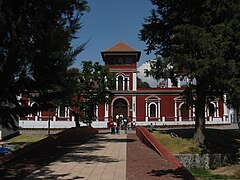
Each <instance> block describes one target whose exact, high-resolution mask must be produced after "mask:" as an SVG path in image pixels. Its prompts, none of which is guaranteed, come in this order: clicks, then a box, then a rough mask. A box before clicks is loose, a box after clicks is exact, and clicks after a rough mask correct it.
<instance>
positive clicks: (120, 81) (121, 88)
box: [118, 76, 123, 90]
mask: <svg viewBox="0 0 240 180" xmlns="http://www.w3.org/2000/svg"><path fill="white" fill-rule="evenodd" d="M118 90H123V77H122V76H119V77H118Z"/></svg>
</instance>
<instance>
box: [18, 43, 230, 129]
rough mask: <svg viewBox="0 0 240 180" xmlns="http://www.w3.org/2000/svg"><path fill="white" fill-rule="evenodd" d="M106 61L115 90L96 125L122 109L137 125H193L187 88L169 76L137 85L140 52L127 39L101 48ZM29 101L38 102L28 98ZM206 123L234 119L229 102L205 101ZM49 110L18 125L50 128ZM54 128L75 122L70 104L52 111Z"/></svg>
mask: <svg viewBox="0 0 240 180" xmlns="http://www.w3.org/2000/svg"><path fill="white" fill-rule="evenodd" d="M101 55H102V59H103V61H104V62H105V65H106V66H107V67H108V68H109V69H110V71H111V72H113V73H115V74H116V90H115V91H113V93H114V96H113V98H112V100H111V102H109V103H108V104H105V105H99V106H98V107H97V110H96V116H97V119H96V120H95V121H94V122H93V123H92V126H93V127H96V128H105V127H107V122H108V121H109V120H110V119H114V117H115V116H116V114H120V113H122V114H123V115H124V116H125V117H127V118H128V119H129V120H130V121H136V124H137V125H149V124H150V123H153V124H154V125H157V126H160V125H193V124H194V123H195V121H194V120H195V108H194V107H189V106H188V105H187V104H186V103H185V101H184V99H183V97H182V96H181V93H182V92H183V90H184V88H181V87H180V83H181V82H179V85H178V87H173V86H172V84H171V82H170V81H169V80H166V83H161V85H160V86H159V87H156V88H138V87H137V76H138V75H137V74H138V72H137V62H138V61H139V59H140V55H141V52H140V51H136V50H135V49H133V48H132V47H130V46H128V45H127V44H126V43H124V42H119V43H117V44H116V45H114V46H113V47H111V48H109V49H107V50H106V51H102V52H101ZM29 105H30V106H33V105H36V104H34V102H31V100H29ZM205 117H206V124H209V125H218V124H219V125H220V124H230V123H231V111H230V110H229V109H228V108H227V106H226V104H225V103H224V102H223V101H222V100H221V99H220V98H216V99H215V100H214V101H209V102H208V103H207V104H206V110H205ZM48 118H49V114H48V112H37V113H35V114H30V115H29V116H27V117H25V118H21V120H20V124H19V126H21V127H23V128H47V127H48ZM50 119H51V122H50V126H51V128H68V127H73V126H75V122H74V116H71V113H70V110H69V109H68V107H64V106H59V107H58V108H57V109H56V111H55V112H51V113H50Z"/></svg>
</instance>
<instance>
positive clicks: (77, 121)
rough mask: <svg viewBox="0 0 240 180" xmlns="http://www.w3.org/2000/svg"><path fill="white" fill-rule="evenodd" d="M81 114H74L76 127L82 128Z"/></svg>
mask: <svg viewBox="0 0 240 180" xmlns="http://www.w3.org/2000/svg"><path fill="white" fill-rule="evenodd" d="M79 117H80V116H79V114H78V113H75V114H74V120H75V125H76V127H80V123H79Z"/></svg>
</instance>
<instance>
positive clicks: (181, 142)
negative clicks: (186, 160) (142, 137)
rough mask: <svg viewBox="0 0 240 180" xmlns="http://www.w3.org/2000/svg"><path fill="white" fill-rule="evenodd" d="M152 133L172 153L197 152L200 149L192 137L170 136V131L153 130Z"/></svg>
mask: <svg viewBox="0 0 240 180" xmlns="http://www.w3.org/2000/svg"><path fill="white" fill-rule="evenodd" d="M171 132H172V131H171ZM153 135H154V136H155V137H156V138H157V139H158V140H159V141H160V142H161V143H162V144H163V145H164V146H165V147H166V148H168V149H169V150H170V151H171V152H172V153H173V154H199V153H200V152H201V151H202V149H201V148H199V147H198V145H197V144H196V143H194V142H193V140H192V139H188V138H184V137H181V136H179V135H178V137H174V138H172V137H171V136H170V131H154V132H153Z"/></svg>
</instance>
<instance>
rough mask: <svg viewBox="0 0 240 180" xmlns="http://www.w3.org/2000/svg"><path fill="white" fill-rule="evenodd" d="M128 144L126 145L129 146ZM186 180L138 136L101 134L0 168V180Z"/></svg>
mask: <svg viewBox="0 0 240 180" xmlns="http://www.w3.org/2000/svg"><path fill="white" fill-rule="evenodd" d="M126 142H127V143H126ZM176 178H178V179H183V178H182V177H181V176H180V174H179V173H178V172H177V171H175V170H174V169H173V168H172V166H171V165H170V164H169V163H168V162H167V161H165V160H164V159H163V158H162V157H161V156H159V155H158V154H157V153H156V152H155V151H153V150H152V149H150V148H148V147H146V146H145V145H144V144H142V143H141V142H140V141H139V140H138V138H137V137H136V135H135V134H133V132H132V133H130V134H128V135H125V134H121V135H111V134H109V133H108V132H105V133H100V134H98V135H97V136H96V137H94V138H92V139H90V140H89V141H87V142H75V143H70V144H66V143H65V142H63V143H62V144H61V145H59V146H57V147H51V148H49V147H44V149H39V150H38V151H34V152H33V153H29V154H27V155H26V156H24V157H21V158H18V159H16V160H14V161H12V162H9V163H7V164H5V165H3V166H1V167H0V179H26V180H28V179H88V180H97V179H99V180H126V179H127V180H135V179H137V180H141V179H144V180H148V179H176Z"/></svg>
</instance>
